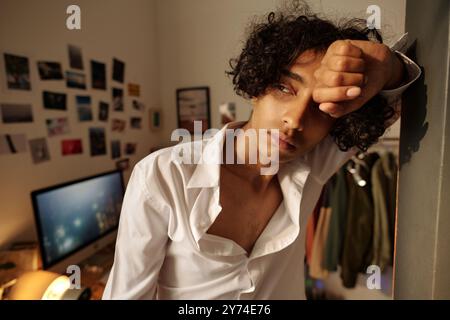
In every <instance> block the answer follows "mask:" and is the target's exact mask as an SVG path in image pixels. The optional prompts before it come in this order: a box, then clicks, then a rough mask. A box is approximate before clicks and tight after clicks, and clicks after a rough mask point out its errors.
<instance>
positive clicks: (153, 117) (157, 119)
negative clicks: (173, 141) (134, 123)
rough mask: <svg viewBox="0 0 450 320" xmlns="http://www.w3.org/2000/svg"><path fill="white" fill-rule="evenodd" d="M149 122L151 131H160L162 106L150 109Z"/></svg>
mask: <svg viewBox="0 0 450 320" xmlns="http://www.w3.org/2000/svg"><path fill="white" fill-rule="evenodd" d="M149 120H150V122H149V124H150V130H151V131H158V130H160V129H161V128H162V120H163V119H162V110H161V109H160V108H150V109H149Z"/></svg>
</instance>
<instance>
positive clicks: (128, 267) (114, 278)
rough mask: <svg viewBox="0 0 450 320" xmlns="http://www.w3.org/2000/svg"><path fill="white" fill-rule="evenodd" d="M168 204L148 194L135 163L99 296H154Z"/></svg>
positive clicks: (164, 244) (165, 237)
mask: <svg viewBox="0 0 450 320" xmlns="http://www.w3.org/2000/svg"><path fill="white" fill-rule="evenodd" d="M168 220H169V219H168V213H167V208H166V207H165V206H164V205H163V204H162V203H161V202H160V201H159V200H158V199H156V198H155V197H152V196H150V194H149V192H148V189H147V187H146V184H145V176H144V173H143V172H142V169H140V168H139V166H138V165H136V166H135V167H134V169H133V172H132V174H131V176H130V180H129V182H128V185H127V190H126V192H125V196H124V201H123V204H122V211H121V215H120V222H119V228H118V234H117V240H116V248H115V254H114V263H113V266H112V268H111V271H110V274H109V278H108V281H107V283H106V287H105V290H104V292H103V297H102V299H104V300H107V299H113V300H116V299H121V300H140V299H155V297H156V287H157V281H158V275H159V270H160V269H161V266H162V264H163V262H164V257H165V248H166V243H167V240H168Z"/></svg>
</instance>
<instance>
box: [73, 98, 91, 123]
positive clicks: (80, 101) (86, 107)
mask: <svg viewBox="0 0 450 320" xmlns="http://www.w3.org/2000/svg"><path fill="white" fill-rule="evenodd" d="M75 102H76V105H77V112H78V120H79V121H80V122H81V121H91V120H92V106H91V97H90V96H76V97H75Z"/></svg>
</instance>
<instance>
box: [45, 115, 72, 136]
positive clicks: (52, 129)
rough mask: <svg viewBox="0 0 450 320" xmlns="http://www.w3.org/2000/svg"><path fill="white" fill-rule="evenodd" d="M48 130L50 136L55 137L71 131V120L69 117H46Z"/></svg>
mask: <svg viewBox="0 0 450 320" xmlns="http://www.w3.org/2000/svg"><path fill="white" fill-rule="evenodd" d="M45 124H46V126H47V132H48V136H49V137H54V136H58V135H62V134H67V133H69V132H70V128H69V121H68V119H67V118H54V119H46V120H45Z"/></svg>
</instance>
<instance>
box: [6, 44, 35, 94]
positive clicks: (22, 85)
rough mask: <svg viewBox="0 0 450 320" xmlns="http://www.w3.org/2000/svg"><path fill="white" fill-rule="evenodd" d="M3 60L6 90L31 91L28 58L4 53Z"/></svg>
mask: <svg viewBox="0 0 450 320" xmlns="http://www.w3.org/2000/svg"><path fill="white" fill-rule="evenodd" d="M4 59H5V72H6V82H7V86H8V89H17V90H31V83H30V65H29V62H28V58H27V57H21V56H16V55H13V54H8V53H5V54H4Z"/></svg>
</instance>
